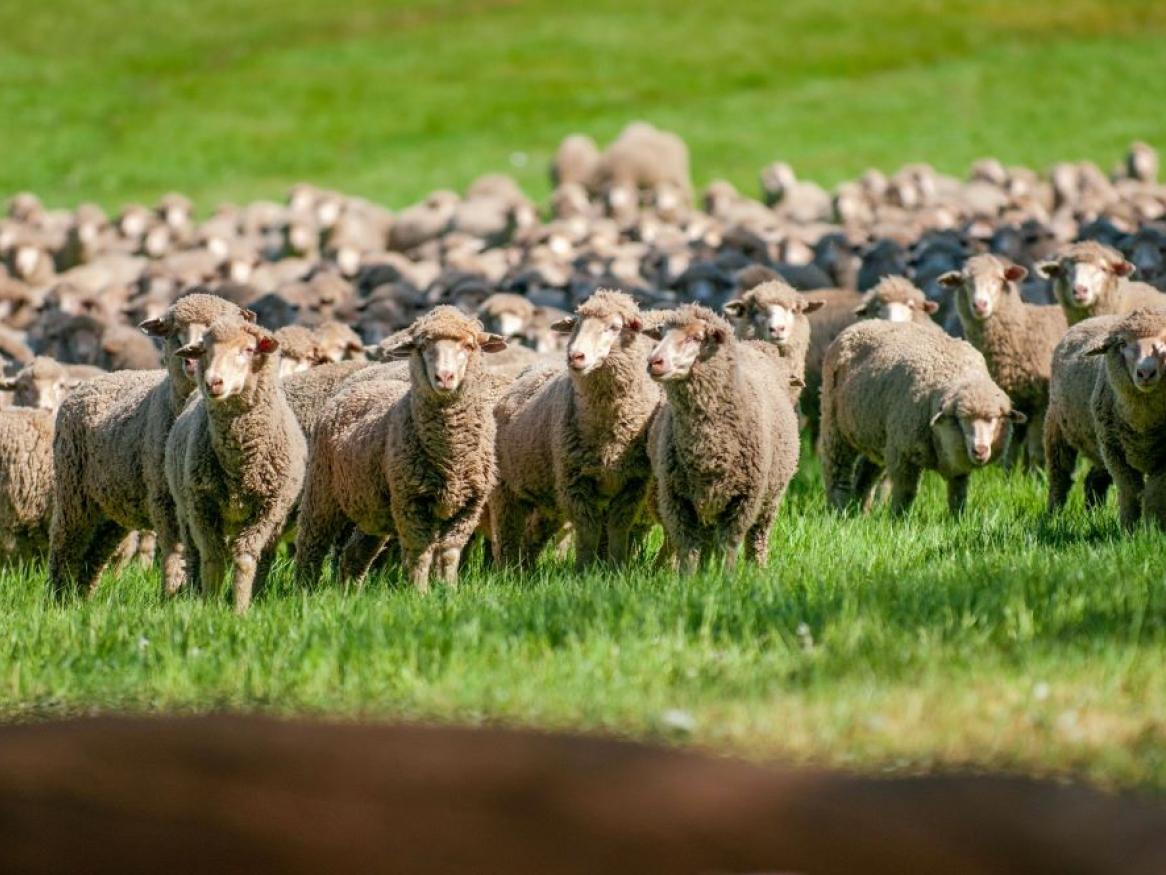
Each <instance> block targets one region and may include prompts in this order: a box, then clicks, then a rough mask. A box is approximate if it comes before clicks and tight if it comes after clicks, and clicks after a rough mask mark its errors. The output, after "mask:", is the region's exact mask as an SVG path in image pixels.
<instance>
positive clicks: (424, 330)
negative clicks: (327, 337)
mask: <svg viewBox="0 0 1166 875" xmlns="http://www.w3.org/2000/svg"><path fill="white" fill-rule="evenodd" d="M504 349H506V338H504V337H500V336H498V335H497V334H490V333H488V332H486V331H484V330H483V329H482V323H481V322H479V321H478V320H477V319H475V318H474V317H472V316H467V315H465V314H464V313H462V312H461V311H460V310H458V309H457V308H456V307H450V306H448V305H443V306H440V307H434V308H433V309H432V310H431V311H429V312H428V313H427V314H425V315H424V316H422V317H421V318H420V319H418V320H417V321H416V322H414V323H413V325H412V327H411V328H409V330H408V331H407V332H405V333H404V336H403V337H402V339H401V340H400V341H398V342H397V343H396V344H395V345H393V346H391V347H389V349H388V350H387V351H386V354H387V356H388V357H389V358H394V359H403V358H408V359H411V360H412V362H413V366H412V372H413V387H414V388H415V389H422V390H424V391H427V392H431V393H433V394H435V395H437V396H447V397H452V396H453V395H455V394H456V393H457V391H458V390H459V389H460V388H461V387H462V384H463V382H464V380H465V377H466V373H467V372H468V371H469V369H470V366H471V365H472V364H473V363H474V361H476V358H477V355H478V353H479V352H485V353H494V352H501V351H502V350H504Z"/></svg>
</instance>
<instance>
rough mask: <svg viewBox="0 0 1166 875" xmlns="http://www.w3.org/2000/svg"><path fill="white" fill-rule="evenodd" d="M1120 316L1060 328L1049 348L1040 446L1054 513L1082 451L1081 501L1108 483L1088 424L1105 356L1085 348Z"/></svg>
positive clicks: (1093, 503)
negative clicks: (1049, 366) (1061, 331)
mask: <svg viewBox="0 0 1166 875" xmlns="http://www.w3.org/2000/svg"><path fill="white" fill-rule="evenodd" d="M1119 321H1120V319H1119V317H1117V316H1095V317H1093V318H1092V319H1085V320H1084V321H1082V322H1078V323H1077V324H1076V325H1074V326H1072V327H1071V328H1070V329H1069V330H1068V331H1066V332H1065V336H1064V337H1062V338H1061V340H1060V342H1059V343H1058V344H1057V347H1056V349H1055V350H1054V351H1053V367H1052V380H1051V382H1050V384H1049V407H1048V411H1047V412H1046V414H1045V426H1044V451H1045V461H1046V463H1047V465H1048V470H1049V498H1048V509H1049V512H1050V513H1056V512H1057V511H1058V510H1060V509H1061V508H1062V507H1064V505H1065V502H1066V501H1067V500H1068V498H1069V487H1070V486H1071V485H1072V482H1073V469H1074V468H1075V467H1076V464H1077V456H1078V454H1081V455H1083V456H1085V458H1086V459H1087V460H1088V461H1089V463H1090V470H1089V473H1088V475H1087V476H1086V477H1085V484H1084V488H1085V506H1086V507H1087V508H1094V507H1097V506H1098V505H1099V504H1101V503H1102V502H1103V501H1104V500H1105V493H1106V491H1107V490H1108V489H1109V485H1110V483H1111V482H1112V481H1111V478H1110V476H1109V472H1108V471H1107V470H1106V469H1105V462H1104V460H1103V459H1102V458H1101V447H1100V445H1099V444H1098V441H1097V434H1096V430H1095V428H1094V425H1093V392H1094V389H1095V387H1096V385H1097V382H1098V379H1099V378H1102V377H1103V374H1104V372H1105V362H1104V359H1102V358H1100V357H1098V356H1095V355H1086V351H1087V350H1089V349H1090V348H1092V347H1093V346H1095V345H1096V343H1097V341H1098V340H1100V339H1101V338H1104V337H1106V336H1107V335H1108V334H1109V333H1110V332H1111V331H1112V330H1113V328H1114V326H1115V325H1117V324H1118V322H1119Z"/></svg>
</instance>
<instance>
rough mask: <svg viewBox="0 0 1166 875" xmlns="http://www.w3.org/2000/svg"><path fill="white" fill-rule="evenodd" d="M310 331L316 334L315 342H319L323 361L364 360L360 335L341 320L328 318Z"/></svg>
mask: <svg viewBox="0 0 1166 875" xmlns="http://www.w3.org/2000/svg"><path fill="white" fill-rule="evenodd" d="M312 331H313V333H314V334H315V335H316V343H317V344H319V347H320V354H321V356H322V357H323V360H324V361H329V362H339V361H363V360H364V344H363V343H361V340H360V335H358V334H357V333H356V332H355V331H353V330H352V329H351V328H350V327H349V326H347V325H345V324H344V323H343V322H337V321H336V320H335V319H328V320H326V321H324V322H321V323H320V324H319V325H317V326H316V327H315V328H314V329H312Z"/></svg>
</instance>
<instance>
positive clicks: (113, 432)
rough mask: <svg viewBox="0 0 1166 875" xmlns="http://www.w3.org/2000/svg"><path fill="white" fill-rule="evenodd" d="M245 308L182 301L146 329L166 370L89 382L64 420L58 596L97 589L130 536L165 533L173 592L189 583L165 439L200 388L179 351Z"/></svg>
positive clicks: (59, 432)
mask: <svg viewBox="0 0 1166 875" xmlns="http://www.w3.org/2000/svg"><path fill="white" fill-rule="evenodd" d="M243 315H244V311H242V310H240V309H239V308H238V307H236V306H235V305H234V304H232V303H230V302H229V301H225V300H223V299H222V298H218V297H215V296H214V295H209V294H202V293H195V294H190V295H187V296H185V297H182V298H179V299H178V300H177V301H175V302H174V304H172V305H171V306H170V308H169V309H167V311H166V312H165V313H164V314H163V315H162V316H161V317H159V318H157V319H150V320H147V321H146V322H144V323H143V324H142V328H143V330H145V331H146V333H147V334H151V335H153V336H155V337H161V338H163V359H164V363H165V366H166V370H165V371H118V372H117V373H114V374H106V375H103V376H99V377H95V378H93V379H91V380H87V381H86V382H84V383H82V384H81V385H80V386H79V387H77V389H75V390H74V391H73V392H71V393H70V394H69V396H68V397H67V398H66V399H65V401H64V403H63V404H62V405H61V410H60V412H59V413H58V415H57V429H56V436H55V438H54V442H53V459H54V465H55V468H56V490H55V499H54V506H53V522H52V531H51V535H50V549H49V577H50V581H51V584H52V587H53V589H54V591H55V592H56V593H58V594H63V593H64V592H65V591H67V590H68V589H70V588H75V589H76V590H78V591H88V590H91V589H92V588H93V586H94V585H95V584H96V582H97V577H98V575H99V574H100V573H101V569H102V568H103V567H104V566H105V563H106V561H107V560H108V559H109V556H110V554H112V552H113V550H114V549H115V548H116V547H117V544H118V542H119V541H121V540H122V538H123V537H124V536H125V534H126V532H128V531H132V530H134V529H152V530H154V531H155V532H156V533H157V536H158V546H159V549H160V552H161V557H162V571H163V580H164V584H165V588H166V591H167V592H170V593H173V592H176V591H177V590H178V588H179V587H180V586H181V584H182V552H181V545H180V542H179V536H178V522H177V519H176V518H175V511H174V502H173V499H172V498H171V496H170V489H169V487H168V486H167V484H166V476H165V465H164V454H165V447H166V436H167V435H168V434H169V433H170V428H171V426H172V425H173V424H174V420H175V419H176V418H177V417H178V414H179V413H181V412H182V408H183V407H184V406H185V405H186V401H187V398H188V397H189V396H190V393H191V392H193V391H194V388H195V382H194V372H193V367H188V366H187V365H186V362H185V361H184V360H183V359H180V358H178V357H177V356H176V355H175V352H177V350H178V349H179V348H180V347H182V346H185V345H187V344H190V343H194V342H197V341H198V340H199V338H201V337H202V335H203V333H204V332H205V331H206V329H207V327H208V326H209V325H210V324H211V323H212V322H213V321H214V320H215V319H217V318H219V317H220V316H234V317H235V318H242V317H243Z"/></svg>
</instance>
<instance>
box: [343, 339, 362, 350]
mask: <svg viewBox="0 0 1166 875" xmlns="http://www.w3.org/2000/svg"><path fill="white" fill-rule="evenodd" d="M344 351H345V352H363V351H364V344H363V343H361V342H360V341H359V340H350V341H348V343H347V344H345V346H344Z"/></svg>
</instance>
